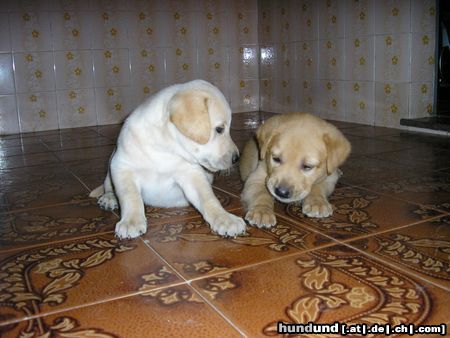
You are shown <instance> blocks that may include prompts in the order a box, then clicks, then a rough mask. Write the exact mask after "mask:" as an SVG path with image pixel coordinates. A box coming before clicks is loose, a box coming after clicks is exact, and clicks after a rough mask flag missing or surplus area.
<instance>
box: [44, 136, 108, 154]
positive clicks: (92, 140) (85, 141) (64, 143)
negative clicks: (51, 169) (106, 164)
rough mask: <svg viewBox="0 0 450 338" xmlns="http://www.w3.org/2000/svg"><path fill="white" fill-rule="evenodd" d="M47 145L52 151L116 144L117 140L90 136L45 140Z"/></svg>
mask: <svg viewBox="0 0 450 338" xmlns="http://www.w3.org/2000/svg"><path fill="white" fill-rule="evenodd" d="M44 143H45V145H46V146H47V147H48V148H49V149H50V150H52V151H59V150H66V149H78V148H91V147H100V146H105V145H114V144H115V142H114V141H113V140H111V139H109V138H107V137H103V136H97V137H89V138H74V139H68V140H65V139H63V140H61V141H56V142H55V141H54V142H47V141H45V142H44Z"/></svg>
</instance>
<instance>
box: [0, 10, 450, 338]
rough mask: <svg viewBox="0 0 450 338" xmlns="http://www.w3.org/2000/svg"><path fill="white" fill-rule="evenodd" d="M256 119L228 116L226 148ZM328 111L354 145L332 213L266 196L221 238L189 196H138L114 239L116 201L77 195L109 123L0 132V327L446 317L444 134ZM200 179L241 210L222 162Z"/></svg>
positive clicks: (202, 330) (91, 182) (268, 326)
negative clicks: (176, 200) (263, 221)
mask: <svg viewBox="0 0 450 338" xmlns="http://www.w3.org/2000/svg"><path fill="white" fill-rule="evenodd" d="M90 3H91V2H87V3H86V4H85V5H86V6H89V4H90ZM124 3H125V2H124ZM143 3H144V2H143ZM145 3H146V4H147V5H148V2H145ZM245 3H246V4H247V2H245ZM311 3H312V1H311V2H305V4H307V5H308V6H309V5H310V4H311ZM24 4H26V3H24ZM77 4H78V2H77ZM104 4H109V5H111V6H113V5H114V6H119V7H120V6H121V2H120V1H119V2H104ZM237 4H240V5H236V6H238V7H239V8H241V7H242V6H243V3H237ZM69 5H70V4H69V2H61V6H69ZM109 5H108V6H109ZM212 5H213V3H210V2H208V6H212ZM322 5H323V6H324V8H325V7H326V6H327V2H324V3H323V4H322ZM77 6H82V4H81V3H79V4H78V5H77ZM167 6H168V7H170V6H181V3H178V2H170V3H169V2H167ZM366 6H367V3H365V2H361V10H362V9H363V8H365V7H366ZM119 7H117V8H119ZM120 8H122V7H120ZM73 10H76V9H73ZM176 10H179V9H176ZM274 10H277V11H278V12H279V15H280V17H283V14H282V8H277V9H274ZM327 10H328V12H329V13H330V14H332V13H335V12H336V11H335V7H333V6H331V7H330V8H328V9H327ZM285 15H286V14H284V16H285ZM308 15H309V14H308V12H305V15H304V17H305V18H307V17H308ZM414 15H416V16H417V15H418V14H417V13H415V14H414ZM244 18H245V17H243V19H242V20H244ZM250 18H251V17H250ZM238 20H239V19H238ZM324 20H326V17H325V18H324ZM244 21H245V20H244ZM425 23H426V22H425ZM302 24H303V23H302ZM332 24H333V22H332V21H331V22H329V23H328V26H329V27H332ZM355 24H356V23H355ZM305 25H306V23H305ZM324 29H325V30H326V29H328V31H325V32H328V33H327V34H331V31H330V30H329V28H327V27H325V28H324ZM367 29H372V28H370V27H369V26H368V27H367ZM285 33H286V32H285ZM336 34H340V33H339V32H337V33H336ZM287 36H288V35H287ZM269 116H270V114H267V113H261V112H252V113H244V114H235V115H234V117H235V118H234V119H233V123H232V126H231V134H232V137H233V138H234V140H235V142H236V144H237V145H238V147H239V149H241V150H242V148H243V146H244V145H245V142H246V141H247V140H248V139H249V138H250V137H252V135H253V133H254V131H255V129H256V128H257V127H258V126H259V125H260V124H261V123H263V121H264V120H265V119H267V118H268V117H269ZM332 122H333V123H334V124H335V125H336V126H337V127H338V128H340V129H341V130H342V131H343V132H344V133H345V134H346V135H348V137H349V139H350V140H351V142H352V143H353V146H354V153H353V154H352V156H351V157H350V158H349V160H348V161H347V163H346V164H345V165H344V166H343V168H342V169H343V171H344V176H343V177H342V179H341V180H340V182H339V184H338V186H337V188H336V190H335V191H334V193H333V194H332V196H331V197H330V202H331V203H332V204H333V206H334V214H333V216H332V217H329V218H325V219H314V218H307V217H305V216H304V215H303V214H302V213H301V206H299V205H296V204H292V205H283V204H280V203H276V208H275V212H276V215H277V220H278V224H277V225H276V226H275V227H273V228H271V229H257V228H254V227H250V226H249V227H248V228H247V233H246V235H245V236H240V237H237V238H221V237H219V236H217V235H216V234H214V233H212V232H211V231H210V227H209V225H208V224H206V223H205V222H204V220H203V219H202V217H201V216H200V215H199V213H198V212H197V211H196V210H195V209H194V208H193V207H185V208H167V209H164V208H154V207H152V206H147V207H146V214H147V218H148V221H149V228H148V232H147V233H146V234H145V235H143V236H142V237H140V238H137V239H134V240H122V241H120V240H117V239H116V238H115V237H114V233H113V231H114V226H115V223H116V222H117V221H118V220H119V215H120V211H117V212H109V211H102V210H101V209H100V208H99V207H98V206H97V204H96V201H95V200H93V199H88V198H87V193H88V191H89V190H90V189H92V188H94V187H96V186H97V185H98V184H101V183H102V180H103V178H104V175H105V173H106V168H107V163H108V158H109V156H110V153H111V149H112V147H114V144H115V140H116V137H117V134H118V131H119V129H120V126H118V125H111V126H101V127H90V128H78V129H68V130H64V131H52V132H37V133H31V134H22V135H10V136H7V137H0V149H1V151H2V153H1V156H0V161H1V162H0V163H1V167H0V335H1V337H8V338H15V337H45V336H70V337H147V336H158V337H160V336H196V337H197V336H205V337H211V336H218V335H219V336H220V337H242V336H247V337H259V336H261V337H266V336H271V335H275V334H276V329H277V322H278V321H283V322H285V323H307V322H310V321H312V322H316V323H322V324H325V323H328V324H330V323H335V322H340V323H345V324H347V325H351V324H362V323H364V324H368V325H372V324H379V325H385V324H389V325H398V324H414V325H439V324H441V323H444V324H445V323H447V324H448V313H449V312H448V308H449V305H450V304H449V301H448V292H449V290H450V274H449V271H450V265H449V264H450V259H449V248H450V232H449V217H450V207H449V206H448V200H449V198H448V197H449V192H448V190H449V189H448V183H449V182H448V180H449V175H450V171H449V168H450V166H449V165H448V163H449V158H450V157H449V155H448V151H449V150H448V142H446V141H447V140H446V139H443V138H442V137H439V136H432V135H423V134H418V133H408V132H404V131H399V130H395V129H389V128H382V127H367V126H361V125H359V124H354V123H349V122H338V121H332ZM213 184H214V192H215V194H216V196H217V197H218V199H219V200H220V202H221V204H222V205H223V206H224V208H225V209H227V210H228V211H230V212H232V213H234V214H236V215H243V214H244V210H243V208H242V205H241V203H240V194H241V191H242V182H241V180H240V178H239V173H238V170H237V168H232V169H231V170H229V171H228V172H224V173H219V174H218V175H217V176H216V178H215V181H214V183H213ZM93 314H95V316H94V315H93ZM327 337H335V336H333V335H328V336H327Z"/></svg>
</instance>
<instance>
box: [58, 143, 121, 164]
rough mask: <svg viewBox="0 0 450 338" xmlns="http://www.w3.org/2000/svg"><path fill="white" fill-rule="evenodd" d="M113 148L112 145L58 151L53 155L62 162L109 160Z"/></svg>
mask: <svg viewBox="0 0 450 338" xmlns="http://www.w3.org/2000/svg"><path fill="white" fill-rule="evenodd" d="M114 148H115V146H114V145H108V146H99V147H91V148H81V149H68V150H60V151H55V152H54V154H55V155H56V156H57V157H58V158H59V159H60V160H61V161H63V162H69V161H80V160H93V159H96V158H109V157H110V156H111V154H112V152H113V150H114Z"/></svg>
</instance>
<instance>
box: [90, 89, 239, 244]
mask: <svg viewBox="0 0 450 338" xmlns="http://www.w3.org/2000/svg"><path fill="white" fill-rule="evenodd" d="M190 89H194V90H201V91H204V92H207V93H208V95H210V96H211V97H212V98H214V100H211V105H210V107H209V110H208V112H209V119H210V124H211V133H210V137H209V141H208V142H207V143H206V144H199V143H196V142H195V141H193V140H191V139H190V138H188V137H186V136H184V135H183V134H182V133H181V132H180V131H179V130H178V129H177V127H176V126H175V125H174V124H173V123H172V122H171V121H170V111H169V109H168V103H169V102H170V100H171V99H172V98H173V97H174V95H176V94H177V93H179V92H180V91H184V90H190ZM230 123H231V109H230V107H229V105H228V103H227V101H226V99H225V97H224V96H223V94H222V93H221V92H220V91H219V90H218V89H217V88H216V87H214V86H213V85H211V84H210V83H208V82H205V81H202V80H194V81H191V82H188V83H185V84H177V85H173V86H170V87H167V88H165V89H163V90H161V91H160V92H159V93H157V94H155V95H154V96H152V97H150V98H149V99H148V100H147V101H145V102H144V103H142V104H141V105H140V106H139V107H137V108H136V109H135V110H134V111H133V112H132V114H131V115H130V116H129V117H128V118H127V120H126V121H125V124H124V126H123V127H122V130H121V131H120V134H119V138H118V141H117V148H116V150H115V152H114V153H113V155H112V157H111V161H110V168H109V172H108V175H107V176H106V179H105V182H104V184H103V187H104V194H103V195H102V196H101V197H100V198H99V200H98V203H99V204H100V206H102V207H103V208H106V209H114V208H116V207H117V206H118V205H120V208H121V219H120V221H119V222H118V223H117V225H116V236H118V237H120V238H133V237H137V236H139V235H141V234H143V233H145V232H146V230H147V221H146V217H145V213H144V204H147V205H152V206H156V207H179V206H186V205H188V204H189V203H191V204H192V205H193V206H194V207H195V208H197V210H198V211H199V212H200V213H201V214H202V215H203V217H204V219H205V220H206V221H207V222H208V223H209V224H210V225H211V228H212V230H213V231H215V232H217V233H219V234H220V235H224V236H237V235H240V234H242V233H243V232H245V222H244V221H243V220H242V219H241V218H239V217H237V216H235V215H233V214H230V213H228V212H227V211H225V210H224V209H223V207H222V206H221V205H220V203H219V201H218V200H217V198H216V197H215V195H214V193H213V190H212V188H211V183H212V174H211V173H210V172H208V171H206V170H205V169H204V168H207V169H208V170H209V171H218V170H223V169H227V168H228V167H230V166H231V159H232V156H233V154H234V153H236V152H237V147H236V145H235V144H234V143H233V141H232V140H231V138H230V135H229V131H230ZM218 125H223V126H225V131H224V133H223V134H217V133H216V131H215V128H216V126H218ZM101 193H102V189H101V188H100V187H99V188H96V189H95V190H94V191H92V193H91V196H92V197H98V196H99V195H100V194H101Z"/></svg>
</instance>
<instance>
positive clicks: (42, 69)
mask: <svg viewBox="0 0 450 338" xmlns="http://www.w3.org/2000/svg"><path fill="white" fill-rule="evenodd" d="M14 65H15V71H14V77H15V82H16V90H17V92H18V93H23V92H33V91H47V90H55V74H54V62H53V53H52V52H29V53H16V54H14Z"/></svg>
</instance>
